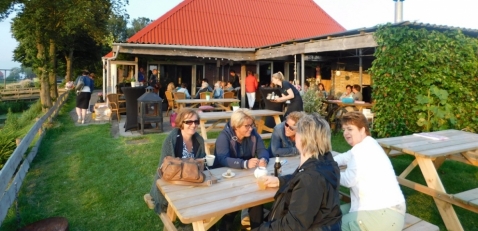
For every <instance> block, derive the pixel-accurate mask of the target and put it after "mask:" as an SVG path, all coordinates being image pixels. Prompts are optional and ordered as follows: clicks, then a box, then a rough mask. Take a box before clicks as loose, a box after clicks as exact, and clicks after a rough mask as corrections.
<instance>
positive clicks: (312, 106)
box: [302, 89, 324, 114]
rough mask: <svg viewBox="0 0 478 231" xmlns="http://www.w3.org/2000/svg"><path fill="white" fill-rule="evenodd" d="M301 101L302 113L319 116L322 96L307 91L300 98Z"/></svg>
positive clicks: (313, 91) (311, 90) (322, 100)
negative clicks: (302, 104)
mask: <svg viewBox="0 0 478 231" xmlns="http://www.w3.org/2000/svg"><path fill="white" fill-rule="evenodd" d="M302 101H303V102H304V111H305V112H307V113H312V112H318V113H320V114H322V113H321V111H322V105H323V103H324V97H323V96H322V94H318V92H317V91H315V90H313V89H309V90H308V91H306V92H305V94H304V95H303V96H302Z"/></svg>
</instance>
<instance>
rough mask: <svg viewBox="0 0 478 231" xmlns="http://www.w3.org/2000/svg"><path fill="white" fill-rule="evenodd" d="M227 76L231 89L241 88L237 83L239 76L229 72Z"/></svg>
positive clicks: (232, 71)
mask: <svg viewBox="0 0 478 231" xmlns="http://www.w3.org/2000/svg"><path fill="white" fill-rule="evenodd" d="M229 75H230V76H231V77H230V80H231V81H232V87H233V88H234V89H236V88H238V87H241V83H240V82H239V76H238V75H237V74H236V71H234V70H231V71H230V72H229Z"/></svg>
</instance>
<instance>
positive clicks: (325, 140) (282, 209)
mask: <svg viewBox="0 0 478 231" xmlns="http://www.w3.org/2000/svg"><path fill="white" fill-rule="evenodd" d="M330 136H331V132H330V128H329V124H328V123H327V121H325V120H324V119H322V118H321V117H320V115H319V114H317V113H314V114H312V115H305V116H303V117H302V118H301V119H300V120H299V121H298V122H297V133H296V147H297V149H298V150H299V153H300V163H299V166H298V168H297V169H296V170H295V171H294V173H292V174H291V175H286V176H280V177H274V176H262V177H261V178H262V179H261V180H265V185H266V187H274V188H275V187H279V189H278V190H277V193H276V195H275V196H274V199H275V201H274V204H273V205H272V209H271V212H270V213H269V217H268V219H267V222H265V223H263V224H262V225H261V226H260V227H259V228H257V229H253V231H272V230H304V231H305V230H310V231H312V230H317V231H325V230H328V231H340V230H341V229H340V227H341V219H342V213H341V211H340V199H339V188H340V184H339V180H340V170H339V166H338V165H337V163H336V162H335V161H334V159H333V157H332V153H331V151H332V145H331V143H330ZM357 230H358V229H357ZM382 230H387V229H382Z"/></svg>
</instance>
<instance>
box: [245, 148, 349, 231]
mask: <svg viewBox="0 0 478 231" xmlns="http://www.w3.org/2000/svg"><path fill="white" fill-rule="evenodd" d="M279 180H280V187H279V190H278V191H277V193H276V195H275V196H274V199H275V202H274V205H272V210H271V212H270V214H269V217H268V221H267V222H265V223H263V224H262V225H261V226H260V227H259V228H257V229H254V230H256V231H264V230H275V231H278V230H281V231H289V230H290V231H300V230H303V231H340V230H341V225H342V221H341V219H342V212H341V211H340V201H339V186H340V185H339V181H340V170H339V167H338V165H337V163H336V162H335V161H334V159H333V158H332V154H331V153H330V152H328V153H326V154H325V155H324V156H319V159H315V158H310V159H308V160H307V161H306V162H305V163H304V164H302V166H301V167H300V168H298V169H297V170H296V171H295V172H294V173H293V174H292V175H287V176H283V177H279Z"/></svg>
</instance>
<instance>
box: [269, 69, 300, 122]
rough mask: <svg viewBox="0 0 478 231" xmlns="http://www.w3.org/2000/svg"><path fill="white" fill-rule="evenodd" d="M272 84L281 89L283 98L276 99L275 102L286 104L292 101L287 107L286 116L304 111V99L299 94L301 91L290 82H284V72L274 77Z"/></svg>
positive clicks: (275, 74)
mask: <svg viewBox="0 0 478 231" xmlns="http://www.w3.org/2000/svg"><path fill="white" fill-rule="evenodd" d="M272 83H273V84H275V85H277V86H279V87H280V88H281V93H282V96H281V97H276V98H275V100H274V102H286V101H287V100H290V104H289V105H288V106H287V111H286V112H285V114H284V116H287V115H289V113H291V112H293V111H303V110H304V105H303V102H302V97H301V96H300V94H299V91H298V90H297V89H296V88H295V87H294V86H293V85H292V84H290V83H289V82H288V81H285V80H284V75H282V72H277V73H274V74H273V75H272Z"/></svg>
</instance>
